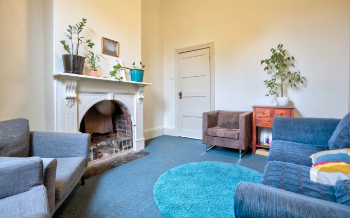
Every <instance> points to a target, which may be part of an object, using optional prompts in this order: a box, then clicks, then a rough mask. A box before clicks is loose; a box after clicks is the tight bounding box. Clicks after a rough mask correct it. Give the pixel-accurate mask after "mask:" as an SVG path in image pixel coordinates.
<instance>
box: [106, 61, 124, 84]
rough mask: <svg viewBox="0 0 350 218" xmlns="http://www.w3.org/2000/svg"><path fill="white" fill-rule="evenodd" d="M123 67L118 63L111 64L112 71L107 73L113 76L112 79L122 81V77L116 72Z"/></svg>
mask: <svg viewBox="0 0 350 218" xmlns="http://www.w3.org/2000/svg"><path fill="white" fill-rule="evenodd" d="M123 68H124V69H125V68H126V67H122V65H120V64H117V65H115V66H113V69H114V70H113V71H110V72H109V74H110V75H111V76H112V77H114V79H116V80H118V81H119V83H122V82H123V77H120V76H117V72H118V71H119V70H121V69H123Z"/></svg>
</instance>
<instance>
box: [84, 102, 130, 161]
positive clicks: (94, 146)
mask: <svg viewBox="0 0 350 218" xmlns="http://www.w3.org/2000/svg"><path fill="white" fill-rule="evenodd" d="M79 131H80V132H82V133H89V134H90V135H91V143H90V152H89V161H95V160H99V159H102V158H106V157H110V156H112V155H117V154H121V153H125V152H127V151H132V148H133V140H132V139H133V132H132V122H131V115H130V112H129V111H128V109H127V107H126V106H125V105H124V104H123V103H122V102H118V101H110V100H104V101H100V102H98V103H96V104H95V105H93V106H92V107H91V108H90V109H89V110H88V111H87V112H86V113H85V115H84V117H83V119H82V120H81V122H80V127H79Z"/></svg>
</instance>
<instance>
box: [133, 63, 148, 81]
mask: <svg viewBox="0 0 350 218" xmlns="http://www.w3.org/2000/svg"><path fill="white" fill-rule="evenodd" d="M132 66H133V67H134V69H130V76H131V80H132V81H134V82H143V73H144V68H145V65H142V62H141V61H140V68H137V67H136V65H135V62H134V63H132Z"/></svg>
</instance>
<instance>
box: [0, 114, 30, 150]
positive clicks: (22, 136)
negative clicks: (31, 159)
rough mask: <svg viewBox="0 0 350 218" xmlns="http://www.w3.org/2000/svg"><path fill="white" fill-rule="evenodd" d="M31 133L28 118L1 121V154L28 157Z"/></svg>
mask: <svg viewBox="0 0 350 218" xmlns="http://www.w3.org/2000/svg"><path fill="white" fill-rule="evenodd" d="M29 134H30V131H29V121H28V120H27V119H14V120H7V121H2V122H0V156H3V157H28V154H29Z"/></svg>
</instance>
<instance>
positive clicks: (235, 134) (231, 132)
mask: <svg viewBox="0 0 350 218" xmlns="http://www.w3.org/2000/svg"><path fill="white" fill-rule="evenodd" d="M208 135H210V136H216V137H222V138H231V139H239V130H238V129H227V128H223V127H220V126H215V127H213V128H209V129H208Z"/></svg>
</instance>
